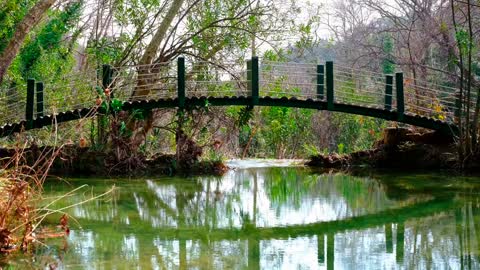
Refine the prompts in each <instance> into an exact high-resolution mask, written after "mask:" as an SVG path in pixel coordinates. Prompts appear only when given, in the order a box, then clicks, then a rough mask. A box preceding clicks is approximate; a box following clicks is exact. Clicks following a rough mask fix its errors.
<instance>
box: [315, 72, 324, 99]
mask: <svg viewBox="0 0 480 270" xmlns="http://www.w3.org/2000/svg"><path fill="white" fill-rule="evenodd" d="M324 92H325V66H324V65H317V99H320V100H323V99H324V98H325V93H324Z"/></svg>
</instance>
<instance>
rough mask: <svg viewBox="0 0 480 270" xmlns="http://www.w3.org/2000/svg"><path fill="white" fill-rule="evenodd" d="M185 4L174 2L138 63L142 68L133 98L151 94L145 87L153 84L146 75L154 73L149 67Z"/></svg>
mask: <svg viewBox="0 0 480 270" xmlns="http://www.w3.org/2000/svg"><path fill="white" fill-rule="evenodd" d="M183 2H185V0H173V3H172V5H171V6H170V8H169V9H168V12H167V15H166V16H165V18H164V19H163V20H162V23H161V24H160V26H159V27H158V30H157V32H156V33H155V35H154V36H153V38H152V40H151V41H150V43H149V44H148V46H147V48H146V49H145V52H144V53H143V56H142V58H141V59H140V62H139V63H138V64H139V65H140V66H141V67H142V68H140V69H139V71H138V78H140V79H139V80H138V82H137V88H136V89H135V90H134V91H133V94H132V96H133V97H139V96H140V97H141V96H146V95H148V94H149V93H150V89H148V87H145V85H148V84H151V83H152V82H149V81H148V79H146V78H148V76H145V75H146V74H149V73H150V72H152V71H151V70H150V67H149V66H148V65H150V64H152V62H153V59H154V58H155V56H156V54H157V51H158V48H159V47H160V44H161V43H162V41H163V39H164V38H165V35H166V34H167V31H168V28H169V27H170V25H171V24H172V21H173V19H175V16H176V15H177V14H178V12H179V10H180V8H181V7H182V5H183Z"/></svg>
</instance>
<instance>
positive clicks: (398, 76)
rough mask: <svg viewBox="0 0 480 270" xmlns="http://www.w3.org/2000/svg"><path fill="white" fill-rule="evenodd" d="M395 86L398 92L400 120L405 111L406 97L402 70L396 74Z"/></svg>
mask: <svg viewBox="0 0 480 270" xmlns="http://www.w3.org/2000/svg"><path fill="white" fill-rule="evenodd" d="M395 88H396V89H395V90H396V92H397V113H398V120H402V119H403V115H404V113H405V99H404V93H403V73H401V72H399V73H396V74H395Z"/></svg>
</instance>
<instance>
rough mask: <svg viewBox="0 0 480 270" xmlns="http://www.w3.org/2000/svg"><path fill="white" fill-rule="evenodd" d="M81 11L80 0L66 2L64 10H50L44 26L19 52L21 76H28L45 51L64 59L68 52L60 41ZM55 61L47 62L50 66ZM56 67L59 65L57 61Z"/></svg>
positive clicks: (73, 24)
mask: <svg viewBox="0 0 480 270" xmlns="http://www.w3.org/2000/svg"><path fill="white" fill-rule="evenodd" d="M81 11H82V1H77V2H72V3H70V4H68V5H67V6H66V8H65V10H64V11H53V12H50V13H51V14H50V18H52V19H50V20H49V21H48V22H47V23H46V25H45V26H44V27H42V29H41V30H40V31H39V32H38V33H37V35H36V37H35V38H34V39H33V40H32V41H31V42H29V43H28V44H26V46H25V47H24V48H23V49H22V51H21V53H20V59H21V66H22V67H21V72H22V74H23V76H24V77H25V78H26V77H29V76H31V74H29V73H30V72H31V70H32V68H33V67H34V66H35V64H36V63H37V62H38V61H39V60H41V56H42V55H43V54H45V53H48V54H55V56H57V57H58V58H59V59H64V58H65V57H66V55H67V54H68V53H69V52H68V50H67V48H66V47H65V44H64V43H62V42H61V41H62V39H63V38H64V35H65V34H66V33H68V32H69V31H70V30H71V29H72V28H73V27H74V26H75V23H76V22H77V21H78V20H79V18H80V15H81ZM54 63H55V62H53V63H52V62H48V64H49V65H50V66H52V64H54ZM55 66H58V67H61V65H60V64H58V63H57V65H55Z"/></svg>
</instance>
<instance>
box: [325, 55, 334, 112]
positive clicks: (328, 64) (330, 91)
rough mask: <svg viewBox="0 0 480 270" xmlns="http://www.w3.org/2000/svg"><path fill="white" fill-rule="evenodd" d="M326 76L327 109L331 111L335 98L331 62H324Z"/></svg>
mask: <svg viewBox="0 0 480 270" xmlns="http://www.w3.org/2000/svg"><path fill="white" fill-rule="evenodd" d="M326 76H327V109H328V110H332V109H333V106H334V105H333V103H334V101H335V97H334V94H333V89H334V85H333V62H332V61H327V62H326Z"/></svg>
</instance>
